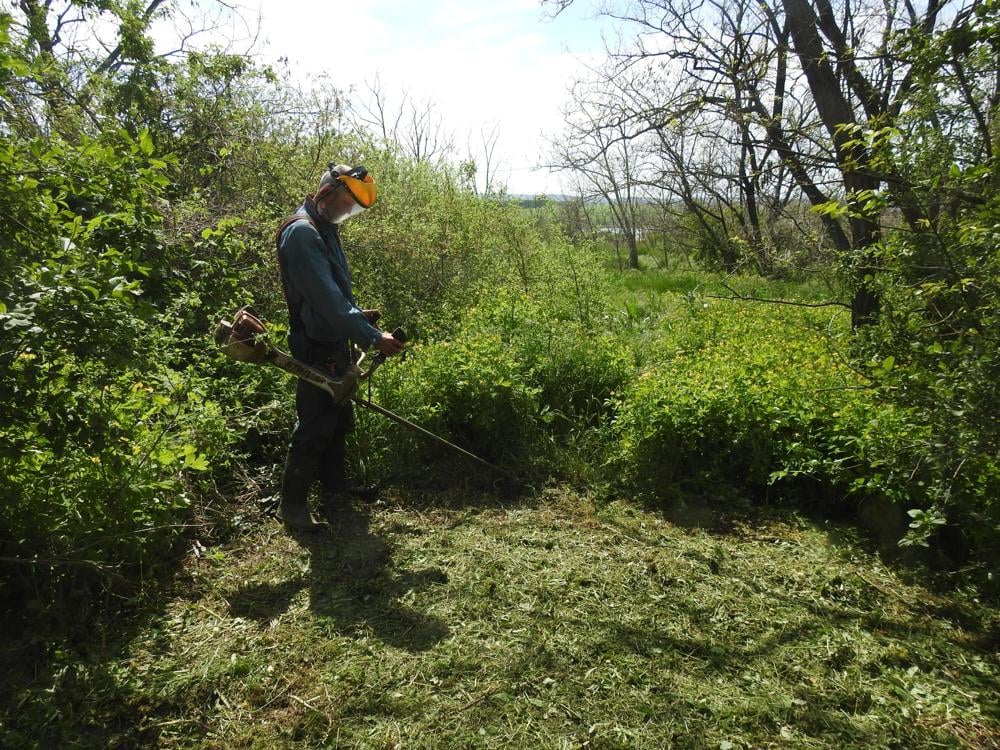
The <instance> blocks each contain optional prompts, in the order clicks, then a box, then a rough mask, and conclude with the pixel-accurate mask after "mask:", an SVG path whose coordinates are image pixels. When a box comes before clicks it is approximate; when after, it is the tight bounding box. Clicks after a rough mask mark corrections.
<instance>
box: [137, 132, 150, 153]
mask: <svg viewBox="0 0 1000 750" xmlns="http://www.w3.org/2000/svg"><path fill="white" fill-rule="evenodd" d="M139 148H140V149H141V150H142V153H144V154H145V155H146V156H152V154H153V136H151V135H150V134H149V131H148V130H143V131H142V132H141V133H139Z"/></svg>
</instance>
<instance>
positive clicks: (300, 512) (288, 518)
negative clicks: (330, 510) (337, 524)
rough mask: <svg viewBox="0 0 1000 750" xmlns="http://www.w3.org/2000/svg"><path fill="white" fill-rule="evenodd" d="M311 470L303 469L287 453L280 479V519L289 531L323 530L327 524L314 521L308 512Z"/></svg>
mask: <svg viewBox="0 0 1000 750" xmlns="http://www.w3.org/2000/svg"><path fill="white" fill-rule="evenodd" d="M312 473H313V472H311V471H306V470H303V467H301V466H299V465H298V462H296V461H295V460H294V458H293V456H292V455H291V453H289V457H288V460H287V461H286V463H285V475H284V477H282V480H281V520H282V521H283V522H284V524H285V528H286V529H288V530H289V531H323V530H325V529H326V528H328V527H327V524H325V523H323V522H321V521H316V520H314V519H313V517H312V515H311V514H310V513H309V504H308V502H307V499H308V497H309V485H310V484H312Z"/></svg>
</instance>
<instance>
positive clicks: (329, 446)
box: [281, 333, 354, 506]
mask: <svg viewBox="0 0 1000 750" xmlns="http://www.w3.org/2000/svg"><path fill="white" fill-rule="evenodd" d="M289 344H290V348H291V350H292V356H293V357H295V358H296V359H298V360H300V361H302V362H305V363H306V364H308V365H312V366H313V367H315V368H317V369H320V370H325V371H330V365H331V364H333V365H334V374H338V375H339V374H341V373H343V372H344V371H345V369H346V367H347V364H348V362H349V361H350V359H349V358H350V348H349V346H348V344H347V342H346V341H343V342H337V343H329V344H328V343H321V342H317V341H310V340H308V339H306V338H305V336H302V335H300V334H296V333H293V334H292V335H291V336H290V337H289ZM295 412H296V415H297V417H298V421H297V422H296V423H295V429H294V430H293V432H292V442H291V445H289V446H288V457H287V459H286V460H285V475H284V478H283V479H282V484H281V494H282V500H283V502H284V503H286V504H289V505H292V506H298V505H305V503H306V498H307V496H308V494H309V488H310V487H311V486H312V483H313V482H314V481H316V480H317V479H318V480H319V481H320V483H321V484H322V486H323V490H324V491H326V492H328V493H337V492H342V491H343V490H345V489H346V488H347V475H346V456H345V444H346V440H347V433H348V432H351V431H352V430H353V429H354V410H353V409H352V407H351V404H350V402H348V403H347V404H345V405H343V406H338V405H337V404H335V403H334V401H333V397H332V396H331V395H330V394H329V393H327V392H326V391H324V390H322V389H320V388H317V387H316V386H314V385H310V384H309V383H306V382H305V381H304V380H299V381H298V384H297V386H296V390H295Z"/></svg>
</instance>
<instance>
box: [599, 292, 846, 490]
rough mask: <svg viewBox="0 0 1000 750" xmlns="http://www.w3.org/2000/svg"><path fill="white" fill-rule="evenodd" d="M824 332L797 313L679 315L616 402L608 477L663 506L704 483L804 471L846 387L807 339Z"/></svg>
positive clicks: (750, 485)
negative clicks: (612, 474)
mask: <svg viewBox="0 0 1000 750" xmlns="http://www.w3.org/2000/svg"><path fill="white" fill-rule="evenodd" d="M723 306H725V307H723ZM826 322H828V321H827V320H824V318H823V316H822V315H819V314H815V313H811V314H810V313H805V312H802V311H800V310H793V311H788V310H778V309H774V308H770V307H753V308H747V307H736V308H734V307H732V306H731V304H730V303H721V304H714V305H712V306H708V307H705V308H702V307H697V306H691V307H689V308H688V309H687V311H686V313H685V314H684V315H683V319H682V320H672V321H671V329H670V330H667V331H664V332H662V333H661V339H660V341H659V343H658V345H657V350H658V351H659V353H660V354H659V357H658V358H656V359H654V360H653V362H652V363H651V364H649V365H648V366H647V368H646V370H645V371H644V372H642V373H641V374H640V375H639V376H638V378H637V379H636V380H635V381H634V382H633V383H632V384H631V385H630V386H629V387H628V388H627V389H626V390H625V391H624V393H622V394H621V396H620V397H619V398H618V400H617V403H616V410H617V416H616V419H615V434H616V435H617V437H618V439H619V441H620V442H619V446H618V452H617V456H616V462H615V465H616V467H617V473H618V474H619V476H621V477H622V478H624V479H625V481H626V484H631V485H634V486H636V487H637V488H639V489H640V490H641V491H642V492H643V493H644V494H646V495H647V496H660V497H663V496H670V495H671V494H673V493H676V492H677V488H678V487H681V488H684V487H687V488H691V487H692V486H696V485H702V484H704V483H705V482H706V481H707V482H708V483H710V484H711V483H712V482H725V483H727V484H729V485H731V486H736V487H739V488H743V489H751V490H759V489H761V488H763V487H765V486H766V485H767V484H768V483H769V481H771V479H772V475H774V472H780V471H781V470H782V469H784V470H786V471H788V470H792V471H801V470H803V467H804V466H805V465H806V462H807V460H808V459H807V457H808V456H812V457H813V458H815V457H816V456H817V455H819V454H820V453H821V452H822V448H823V444H822V436H823V434H824V433H825V431H826V430H828V429H829V428H830V426H831V425H832V424H833V423H834V422H835V414H836V412H837V409H838V408H839V407H841V406H842V405H843V403H844V402H845V400H847V399H849V398H852V397H853V396H852V395H853V394H855V393H856V392H855V391H852V390H850V389H853V388H855V387H857V379H856V377H854V376H853V374H852V373H851V372H850V371H848V370H846V369H845V368H842V367H838V364H837V362H836V361H835V360H834V358H833V356H832V354H831V352H830V349H829V345H828V344H827V342H826V341H824V339H823V337H822V336H820V335H818V334H815V333H814V334H811V335H810V334H808V333H806V331H808V330H809V329H810V328H814V327H816V326H818V325H820V324H823V323H826ZM840 325H842V322H841V323H840ZM793 466H794V467H795V468H794V469H793V468H792V467H793Z"/></svg>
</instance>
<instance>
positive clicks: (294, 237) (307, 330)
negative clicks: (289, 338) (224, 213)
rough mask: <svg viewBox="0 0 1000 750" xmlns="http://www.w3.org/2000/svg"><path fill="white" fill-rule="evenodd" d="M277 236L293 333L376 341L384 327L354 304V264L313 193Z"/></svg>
mask: <svg viewBox="0 0 1000 750" xmlns="http://www.w3.org/2000/svg"><path fill="white" fill-rule="evenodd" d="M295 215H296V216H301V217H302V218H301V220H299V221H295V222H292V223H291V224H290V225H289V226H288V227H286V228H285V230H284V231H283V232H282V233H281V235H280V237H279V238H278V262H279V263H280V264H281V273H282V277H283V279H284V283H285V294H286V295H287V297H288V309H289V316H290V322H291V327H292V332H293V333H303V334H305V336H306V337H307V338H309V339H312V340H313V341H321V342H327V343H333V342H341V341H346V340H348V339H350V340H351V341H353V342H354V343H355V344H357V345H358V346H361V347H365V348H367V347H369V346H371V345H373V344H374V343H375V342H376V341H377V340H378V339H379V338H381V336H382V332H381V331H380V330H379V329H378V328H376V327H375V326H373V325H372V324H371V323H369V322H368V319H367V318H366V317H365V315H364V313H363V312H362V311H361V309H360V308H359V307H358V306H357V305H356V304H355V303H354V294H353V292H352V290H351V268H350V266H349V265H348V263H347V255H345V253H344V250H343V248H342V247H341V245H340V235H339V234H338V232H337V227H336V225H335V224H331V223H329V222H328V221H325V220H324V219H323V218H322V217H320V215H319V214H318V213H317V212H316V208H315V206H314V204H313V202H312V200H311V198H306V201H305V203H303V204H302V207H301V208H299V210H298V211H297V212H296V213H295Z"/></svg>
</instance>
